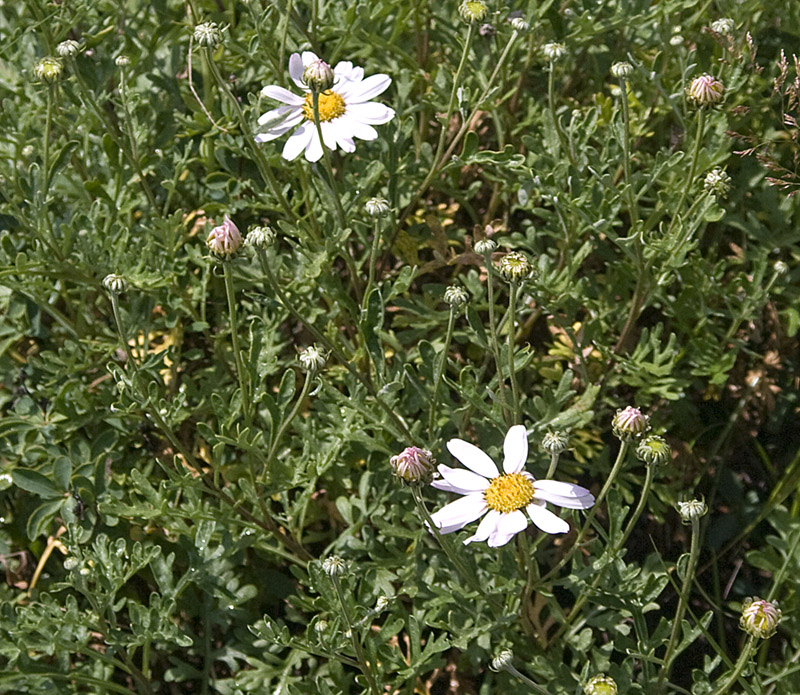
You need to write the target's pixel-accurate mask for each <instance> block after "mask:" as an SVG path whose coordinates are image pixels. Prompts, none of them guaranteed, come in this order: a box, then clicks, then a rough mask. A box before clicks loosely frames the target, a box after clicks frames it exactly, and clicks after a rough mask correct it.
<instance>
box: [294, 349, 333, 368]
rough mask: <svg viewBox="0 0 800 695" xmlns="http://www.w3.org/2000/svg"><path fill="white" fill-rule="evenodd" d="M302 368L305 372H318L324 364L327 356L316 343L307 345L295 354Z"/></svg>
mask: <svg viewBox="0 0 800 695" xmlns="http://www.w3.org/2000/svg"><path fill="white" fill-rule="evenodd" d="M297 359H299V360H300V364H302V365H303V369H305V370H306V371H307V372H318V371H319V370H320V369H322V368H323V367H324V366H325V362H327V361H328V356H327V355H326V354H325V352H324V350H321V349H320V348H318V347H317V346H316V345H309V346H308V347H307V348H306V349H305V350H302V351H301V352H300V354H299V355H298V356H297Z"/></svg>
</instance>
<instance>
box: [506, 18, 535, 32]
mask: <svg viewBox="0 0 800 695" xmlns="http://www.w3.org/2000/svg"><path fill="white" fill-rule="evenodd" d="M511 26H512V27H514V31H518V32H519V33H520V34H524V33H525V32H526V31H528V29H530V28H531V25H530V23H529V22H526V21H525V19H524V18H523V17H512V19H511Z"/></svg>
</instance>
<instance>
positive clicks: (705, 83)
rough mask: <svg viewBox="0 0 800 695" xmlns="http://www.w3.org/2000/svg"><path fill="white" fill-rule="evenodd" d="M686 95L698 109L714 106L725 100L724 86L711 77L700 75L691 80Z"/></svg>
mask: <svg viewBox="0 0 800 695" xmlns="http://www.w3.org/2000/svg"><path fill="white" fill-rule="evenodd" d="M686 95H687V96H688V97H689V100H690V101H692V102H694V104H695V105H696V106H698V107H704V106H714V105H715V104H719V103H720V102H721V101H722V100H723V99H724V98H725V86H724V85H723V84H722V82H720V81H719V80H717V79H715V78H714V77H711V75H708V74H705V75H700V77H695V78H694V79H693V80H692V83H691V84H690V85H689V88H688V89H687V90H686Z"/></svg>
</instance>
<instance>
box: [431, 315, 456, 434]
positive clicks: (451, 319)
mask: <svg viewBox="0 0 800 695" xmlns="http://www.w3.org/2000/svg"><path fill="white" fill-rule="evenodd" d="M456 309H457V307H456V306H454V305H450V313H449V315H448V318H447V333H445V337H444V347H443V348H442V354H441V355H440V356H439V360H438V362H437V364H436V371H435V372H434V374H433V395H432V396H431V408H430V411H429V414H428V436H429V437H430V438H431V439H432V438H433V425H434V422H435V420H436V411H437V410H438V408H439V386H440V384H441V382H442V375H443V374H444V367H445V365H446V364H447V353H448V352H449V351H450V342H451V341H452V339H453V327H454V326H455V321H456Z"/></svg>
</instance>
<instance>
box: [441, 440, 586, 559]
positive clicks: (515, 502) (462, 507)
mask: <svg viewBox="0 0 800 695" xmlns="http://www.w3.org/2000/svg"><path fill="white" fill-rule="evenodd" d="M447 449H448V451H449V452H450V453H451V454H452V455H453V456H454V457H455V458H457V459H458V460H459V461H460V462H461V463H463V464H464V465H465V466H466V467H467V468H468V469H469V470H464V469H463V468H450V467H449V466H445V465H440V466H439V474H440V475H441V476H442V479H441V480H435V481H434V482H433V483H431V484H432V485H433V487H435V488H436V489H437V490H444V491H446V492H454V493H457V494H459V495H463V497H462V498H461V499H459V500H456V501H455V502H451V503H450V504H447V505H445V506H444V507H442V508H441V509H440V510H439V511H438V512H435V513H434V514H433V515H432V516H431V518H432V520H433V523H434V524H436V526H437V527H438V528H439V529H440V531H441V532H442V533H452V532H453V531H458V530H460V529H462V528H464V526H466V525H467V524H469V523H470V522H472V521H475V520H476V519H478V518H480V517H483V519H482V520H481V523H480V524H478V528H477V530H476V532H475V534H474V535H473V536H470V537H469V538H468V539H467V540H466V541H464V544H465V545H466V544H467V543H472V542H473V541H478V542H481V541H488V543H489V546H490V547H492V548H496V547H499V546H501V545H505V544H506V543H508V542H509V541H510V540H511V539H512V538H513V537H514V536H515V535H516V534H517V533H519V532H520V531H524V530H525V529H526V528H527V526H528V519H527V518H526V516H525V512H527V514H528V517H530V520H531V521H533V523H534V524H535V525H536V526H537V527H538V528H540V529H541V530H542V531H544V532H545V533H566V532H567V531H569V524H568V523H567V522H566V521H564V520H563V519H561V518H560V517H558V516H557V515H556V514H553V512H551V511H549V510H548V509H547V508H546V506H545V503H546V502H550V503H551V504H555V505H557V506H559V507H566V508H568V509H588V508H589V507H591V506H592V505H593V504H594V496H593V495H592V493H591V492H589V491H588V490H587V489H586V488H583V487H580V486H579V485H573V484H572V483H562V482H558V481H556V480H536V479H534V477H533V476H532V475H531V474H530V473H528V472H526V471H524V470H523V466H524V465H525V461H526V459H527V458H528V435H527V433H526V431H525V427H524V425H514V427H512V428H511V429H510V430H508V433H507V434H506V438H505V443H504V445H503V452H504V459H503V472H502V473H500V471H499V470H498V468H497V466H496V465H495V463H494V461H492V459H490V458H489V457H488V456H487V455H486V454H485V453H483V451H481V450H480V449H479V448H478V447H476V446H475V445H473V444H470V443H469V442H465V441H464V440H462V439H451V440H450V441H449V442H447Z"/></svg>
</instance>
